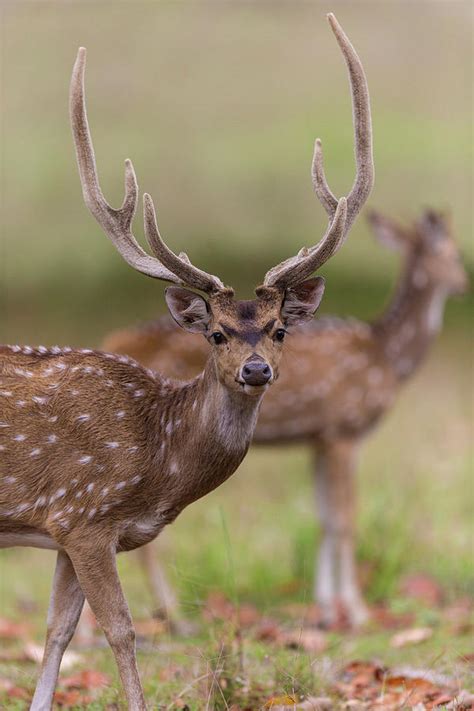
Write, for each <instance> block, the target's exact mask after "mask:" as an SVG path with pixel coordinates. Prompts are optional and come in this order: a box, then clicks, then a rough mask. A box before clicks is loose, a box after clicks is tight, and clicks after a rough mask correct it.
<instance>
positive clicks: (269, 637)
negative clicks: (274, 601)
mask: <svg viewBox="0 0 474 711" xmlns="http://www.w3.org/2000/svg"><path fill="white" fill-rule="evenodd" d="M280 635H281V628H280V626H279V624H278V623H277V622H275V620H270V619H263V620H262V621H261V622H260V624H259V626H258V628H257V630H256V633H255V639H258V640H259V641H261V642H275V641H276V640H277V639H279V637H280Z"/></svg>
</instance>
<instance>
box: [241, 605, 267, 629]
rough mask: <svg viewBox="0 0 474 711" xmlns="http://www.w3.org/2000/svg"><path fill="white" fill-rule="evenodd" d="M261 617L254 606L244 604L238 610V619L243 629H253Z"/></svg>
mask: <svg viewBox="0 0 474 711" xmlns="http://www.w3.org/2000/svg"><path fill="white" fill-rule="evenodd" d="M260 618H261V615H260V613H259V611H258V610H257V608H256V607H255V606H254V605H249V604H247V603H246V604H244V605H240V606H239V607H238V609H237V619H238V621H239V625H240V626H241V627H243V628H245V627H253V626H254V625H256V624H257V623H258V621H259V620H260Z"/></svg>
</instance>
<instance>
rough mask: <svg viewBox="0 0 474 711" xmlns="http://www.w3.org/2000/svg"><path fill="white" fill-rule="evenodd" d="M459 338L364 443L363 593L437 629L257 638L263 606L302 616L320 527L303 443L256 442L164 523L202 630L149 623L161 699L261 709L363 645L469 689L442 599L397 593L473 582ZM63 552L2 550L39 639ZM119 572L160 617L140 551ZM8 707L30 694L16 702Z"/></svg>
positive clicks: (153, 678) (379, 627)
mask: <svg viewBox="0 0 474 711" xmlns="http://www.w3.org/2000/svg"><path fill="white" fill-rule="evenodd" d="M462 346H463V341H462V340H458V341H457V342H455V343H453V342H452V341H451V342H448V341H447V340H445V341H444V342H443V343H441V344H439V346H438V348H437V350H436V353H435V354H434V356H433V358H432V359H431V360H430V362H429V363H428V365H427V366H426V368H425V369H424V370H423V371H422V372H421V373H420V375H419V376H418V378H417V379H416V382H414V383H412V384H411V385H409V386H408V387H407V388H406V391H405V392H404V393H403V396H402V397H401V399H400V402H399V403H398V405H397V407H396V408H395V409H394V411H393V413H392V414H391V415H390V416H389V418H388V420H387V421H386V422H385V423H384V425H383V426H382V427H381V429H380V430H379V431H378V432H377V433H376V434H374V435H373V436H372V437H371V438H370V439H369V440H368V441H367V444H366V447H365V449H364V452H363V457H362V462H361V467H360V495H359V499H360V503H359V508H360V516H359V560H360V570H361V574H362V577H363V580H364V581H365V582H364V586H365V589H366V595H367V597H368V599H369V601H370V602H371V604H372V605H379V604H381V603H383V604H384V605H385V607H387V608H388V609H389V610H391V611H392V612H393V613H394V614H395V616H401V617H400V624H401V625H402V626H409V627H413V626H415V627H416V626H420V625H421V626H426V625H427V626H429V627H431V628H432V629H433V630H434V634H433V636H432V637H431V639H429V640H427V641H425V642H424V643H422V644H420V645H417V646H414V647H405V648H403V649H394V648H392V647H391V646H390V644H389V641H390V638H391V636H392V635H393V630H392V629H386V624H375V623H374V625H373V626H372V628H369V629H368V630H365V631H363V632H360V633H357V634H356V633H347V632H332V633H330V634H329V635H328V637H327V639H326V644H327V648H326V649H325V650H324V651H323V652H320V653H318V652H308V651H305V650H294V649H291V650H289V649H286V648H285V647H284V646H283V645H282V644H279V643H277V642H275V641H266V642H265V641H262V640H260V639H258V636H259V634H260V633H259V632H258V630H259V629H260V627H261V625H262V624H263V623H264V622H263V621H264V620H265V619H270V620H275V621H276V623H277V624H278V626H279V627H281V629H286V628H289V629H292V630H295V629H300V628H302V627H303V626H304V619H305V615H306V614H307V603H308V601H309V600H310V596H311V583H312V574H313V557H314V550H315V542H316V541H317V538H318V526H317V523H316V522H315V519H314V516H313V496H312V486H311V477H310V475H309V469H310V462H309V457H308V453H307V452H306V451H305V450H304V449H302V448H301V449H300V448H298V449H283V450H281V449H280V450H276V449H254V450H252V452H251V453H250V455H249V456H248V457H247V459H246V460H245V462H244V463H243V465H242V466H241V468H240V470H239V472H238V474H237V475H236V476H235V477H234V478H233V479H231V480H230V481H229V482H227V483H226V484H225V485H224V486H222V487H221V488H220V489H219V490H217V491H216V492H214V493H213V494H211V495H210V496H208V497H207V498H206V499H205V500H203V501H201V502H198V503H196V504H195V505H194V506H192V507H191V508H190V509H189V510H187V511H186V512H184V513H183V514H182V516H181V517H180V518H179V519H178V521H177V522H176V523H175V524H174V525H173V527H172V528H170V529H169V531H167V532H166V533H165V534H164V535H163V542H162V546H161V551H162V552H161V555H162V559H163V561H164V562H165V564H166V566H167V569H168V570H169V573H170V575H171V576H172V578H173V580H174V582H175V584H176V586H177V588H178V590H179V593H180V597H181V600H182V602H183V608H184V610H185V612H186V614H187V615H188V616H189V617H190V618H191V619H194V620H195V621H196V622H197V623H198V624H199V626H200V632H199V633H198V634H197V636H196V637H195V638H192V639H188V640H176V639H172V638H170V637H169V636H168V635H167V634H166V633H163V632H160V628H159V626H158V628H154V627H153V628H152V630H151V632H152V636H150V630H149V629H148V634H147V635H146V636H145V637H144V639H142V643H143V645H144V648H143V649H142V651H140V666H141V670H142V672H143V675H144V681H145V688H146V693H147V697H148V699H149V700H150V703H151V705H152V708H160V709H164V708H168V706H167V705H168V704H170V706H169V708H170V709H174V708H180V706H179V703H180V702H179V701H177V698H178V697H179V699H182V700H183V701H184V702H185V703H186V704H187V705H188V707H189V708H190V709H193V710H194V709H196V711H197V710H198V709H205V708H209V709H221V708H222V709H225V708H230V707H231V705H232V703H235V704H237V705H236V708H242V709H245V708H250V709H252V711H253V710H254V709H258V708H261V707H262V705H263V703H264V702H265V700H266V699H268V698H270V697H271V696H272V695H274V694H282V693H284V692H285V693H289V692H292V693H296V694H308V693H310V694H316V695H317V696H321V695H323V694H326V693H330V694H331V693H333V687H334V683H333V681H334V679H333V675H334V674H335V670H336V669H337V668H339V667H340V666H341V665H344V663H347V662H349V661H350V660H354V659H359V658H360V659H378V660H380V661H381V662H382V663H383V664H385V665H387V666H390V667H393V666H397V665H401V664H403V665H409V666H412V667H417V668H422V669H424V670H425V671H426V670H431V671H436V672H443V673H446V674H448V675H449V676H450V677H451V678H454V679H456V680H457V682H458V683H459V684H460V686H461V687H462V686H465V685H466V684H468V667H467V665H466V664H465V663H463V662H462V661H460V656H462V655H467V654H468V653H470V652H472V637H471V636H470V635H469V634H467V627H466V626H465V625H461V626H459V625H458V626H456V625H453V620H452V617H450V616H449V614H448V613H445V611H444V609H443V608H439V607H437V606H433V605H431V606H427V605H424V604H420V603H419V602H414V600H413V599H410V598H409V597H407V596H406V595H404V594H402V593H401V591H400V582H401V580H402V579H403V578H404V577H406V576H407V575H408V574H412V573H415V572H416V573H420V572H421V573H423V574H428V575H429V576H431V578H432V579H433V580H434V581H436V582H437V583H438V584H439V585H440V586H441V588H442V590H443V596H444V605H445V606H448V608H449V607H450V606H452V605H453V604H454V603H456V601H457V600H459V599H460V598H464V597H465V596H466V595H469V594H470V593H472V588H473V577H472V504H473V500H472V479H471V478H470V477H471V472H470V458H469V454H470V453H469V425H468V423H469V419H468V415H469V407H470V403H469V396H468V391H469V381H470V370H469V365H468V362H467V359H466V360H463V357H462V356H461V357H460V355H459V354H460V353H462V352H463V348H462ZM53 558H54V556H53V554H51V553H49V552H38V551H32V550H28V549H24V550H23V549H14V550H10V551H5V552H3V553H2V554H1V558H0V606H1V609H2V616H3V617H6V618H8V619H11V620H17V621H21V620H24V619H25V612H24V610H25V609H27V610H28V615H27V619H28V621H29V623H30V624H31V625H32V632H31V636H33V637H34V638H35V639H37V640H38V641H40V640H41V639H42V635H43V630H44V618H45V611H46V606H47V598H48V593H49V586H50V580H51V573H52V566H53ZM120 569H121V574H122V578H123V582H124V586H125V589H126V591H127V595H128V598H129V601H130V604H131V607H132V611H133V614H134V617H135V618H136V619H137V620H139V621H140V620H144V619H149V618H150V615H151V610H152V605H151V601H150V598H149V595H148V592H147V590H146V587H145V585H144V582H143V579H142V576H141V574H140V572H139V571H138V570H137V565H136V562H135V561H134V560H133V557H132V556H123V557H121V559H120ZM215 591H219V593H220V594H223V595H225V596H226V598H227V599H228V600H230V601H231V602H232V603H233V604H234V605H235V606H237V607H239V606H244V608H245V607H246V606H248V605H251V606H254V607H255V609H256V611H257V612H255V611H254V613H253V615H254V616H255V615H256V617H255V619H254V618H252V619H251V620H250V623H251V624H250V625H249V626H248V627H244V629H240V627H239V626H238V625H236V622H235V620H236V618H235V615H234V614H233V613H232V612H230V613H229V612H228V611H227V612H225V614H223V616H224V617H225V618H226V619H224V620H221V619H218V618H219V617H221V616H222V615H221V613H220V608H219V605H218V608H217V613H215V610H214V611H213V609H212V605H211V612H210V613H209V610H208V612H207V613H206V606H208V604H209V603H208V602H207V601H208V598H209V595H211V599H212V593H213V592H214V593H215ZM209 614H210V615H211V619H209ZM216 615H217V618H216ZM405 618H406V619H405ZM142 629H143V626H142ZM156 629H157V632H156V635H154V636H153V631H154V630H156ZM145 631H146V630H145ZM23 642H24V640H21V639H20V640H16V641H14V642H13V643H10V645H11V644H13V647H11V646H8V648H9V649H11V648H14V647H15V645H18V644H20V646H21V645H22V644H23ZM79 668H87V669H98V670H101V671H104V672H105V673H107V674H109V675H110V676H111V677H112V678H114V671H113V669H114V667H113V662H112V659H111V654H110V653H109V651H108V649H100V650H94V651H92V652H90V653H87V656H86V657H85V659H84V660H83V662H82V664H80V665H79ZM35 675H36V669H35V668H34V666H33V665H31V664H20V663H3V664H1V665H0V678H8V679H10V680H12V679H13V680H15V681H16V682H17V683H18V685H19V686H21V687H26V688H31V687H32V685H33V681H34V677H35ZM217 679H220V681H221V685H220V686H219V684H217V681H216V680H217ZM180 694H182V696H179V695H180ZM120 698H121V697H120V693H119V692H118V691H117V685H116V684H115V683H113V684H112V685H111V686H110V688H109V689H108V690H106V691H105V692H103V694H102V695H101V696H100V697H99V698H98V699H97V700H96V701H94V703H93V704H92V703H91V705H90V706H88V708H91V709H95V708H97V709H103V708H107V704H110V703H119V700H120ZM224 699H225V701H224ZM226 704H227V706H226ZM246 704H247V705H246ZM3 708H6V709H23V708H26V704H25V702H24V701H22V700H11V699H10V700H9V701H5V702H4V706H3Z"/></svg>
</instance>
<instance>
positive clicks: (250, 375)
mask: <svg viewBox="0 0 474 711" xmlns="http://www.w3.org/2000/svg"><path fill="white" fill-rule="evenodd" d="M271 377H272V369H271V368H270V366H269V365H268V363H265V361H264V360H250V361H248V362H247V363H246V364H245V365H244V366H243V368H242V380H243V381H244V383H245V384H246V385H266V384H267V383H268V381H269V380H270V378H271Z"/></svg>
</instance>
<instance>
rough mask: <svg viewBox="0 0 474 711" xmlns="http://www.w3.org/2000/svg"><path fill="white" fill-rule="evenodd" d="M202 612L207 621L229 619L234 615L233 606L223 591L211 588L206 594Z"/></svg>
mask: <svg viewBox="0 0 474 711" xmlns="http://www.w3.org/2000/svg"><path fill="white" fill-rule="evenodd" d="M202 614H203V617H204V619H205V620H207V621H208V622H213V621H214V620H231V619H233V617H234V614H235V608H234V605H233V604H232V602H231V601H230V600H229V599H228V598H227V597H226V596H225V595H224V593H222V592H220V590H213V591H212V592H210V593H209V595H208V596H207V600H206V604H205V605H204V609H203V612H202Z"/></svg>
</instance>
